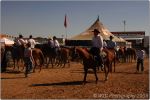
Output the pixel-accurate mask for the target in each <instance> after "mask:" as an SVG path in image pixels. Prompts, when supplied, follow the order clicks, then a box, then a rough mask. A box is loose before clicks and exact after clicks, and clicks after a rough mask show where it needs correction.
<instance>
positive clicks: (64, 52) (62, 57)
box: [57, 47, 71, 67]
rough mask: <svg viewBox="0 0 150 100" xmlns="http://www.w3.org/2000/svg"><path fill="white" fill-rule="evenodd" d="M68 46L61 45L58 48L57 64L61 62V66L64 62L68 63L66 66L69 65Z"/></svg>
mask: <svg viewBox="0 0 150 100" xmlns="http://www.w3.org/2000/svg"><path fill="white" fill-rule="evenodd" d="M70 50H71V49H70V48H66V47H61V48H60V50H59V56H58V60H59V61H58V65H57V66H59V65H60V66H61V65H62V64H63V67H65V65H66V63H68V66H69V67H70Z"/></svg>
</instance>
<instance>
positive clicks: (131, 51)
mask: <svg viewBox="0 0 150 100" xmlns="http://www.w3.org/2000/svg"><path fill="white" fill-rule="evenodd" d="M125 55H126V61H127V62H132V60H136V49H135V48H126V50H125Z"/></svg>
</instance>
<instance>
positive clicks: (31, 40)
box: [28, 38, 36, 49]
mask: <svg viewBox="0 0 150 100" xmlns="http://www.w3.org/2000/svg"><path fill="white" fill-rule="evenodd" d="M28 42H29V43H30V44H31V48H32V49H33V48H34V47H35V44H36V43H35V40H34V39H32V38H31V39H29V40H28Z"/></svg>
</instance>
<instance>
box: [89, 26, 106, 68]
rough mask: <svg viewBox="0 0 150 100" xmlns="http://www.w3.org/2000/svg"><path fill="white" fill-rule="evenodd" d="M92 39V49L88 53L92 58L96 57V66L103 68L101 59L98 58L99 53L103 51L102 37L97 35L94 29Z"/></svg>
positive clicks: (97, 32)
mask: <svg viewBox="0 0 150 100" xmlns="http://www.w3.org/2000/svg"><path fill="white" fill-rule="evenodd" d="M92 32H94V37H93V38H92V48H91V49H90V52H91V53H92V55H93V56H96V59H97V61H98V65H99V66H101V68H102V67H104V62H103V58H102V57H101V56H100V52H101V51H102V49H103V37H102V36H101V35H100V34H99V33H100V32H99V31H98V30H97V29H94V31H92Z"/></svg>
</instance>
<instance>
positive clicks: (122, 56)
mask: <svg viewBox="0 0 150 100" xmlns="http://www.w3.org/2000/svg"><path fill="white" fill-rule="evenodd" d="M116 54H117V55H116V56H117V60H118V61H119V62H126V56H125V47H119V49H118V51H116Z"/></svg>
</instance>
